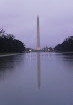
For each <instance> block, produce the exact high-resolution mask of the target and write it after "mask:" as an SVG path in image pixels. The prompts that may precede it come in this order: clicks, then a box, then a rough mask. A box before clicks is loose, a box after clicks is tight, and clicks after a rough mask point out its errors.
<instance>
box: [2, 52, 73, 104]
mask: <svg viewBox="0 0 73 105" xmlns="http://www.w3.org/2000/svg"><path fill="white" fill-rule="evenodd" d="M0 105H73V54H62V53H50V52H49V53H39V52H38V53H25V54H19V55H12V56H8V57H0Z"/></svg>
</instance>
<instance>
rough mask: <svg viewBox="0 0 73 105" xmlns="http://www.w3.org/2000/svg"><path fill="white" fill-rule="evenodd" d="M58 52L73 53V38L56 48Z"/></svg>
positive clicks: (67, 39)
mask: <svg viewBox="0 0 73 105" xmlns="http://www.w3.org/2000/svg"><path fill="white" fill-rule="evenodd" d="M55 50H56V51H64V52H73V36H69V37H68V38H66V39H65V40H64V41H63V43H62V44H58V45H57V46H56V47H55Z"/></svg>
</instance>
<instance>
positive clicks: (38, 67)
mask: <svg viewBox="0 0 73 105" xmlns="http://www.w3.org/2000/svg"><path fill="white" fill-rule="evenodd" d="M37 83H38V88H39V89H40V52H37Z"/></svg>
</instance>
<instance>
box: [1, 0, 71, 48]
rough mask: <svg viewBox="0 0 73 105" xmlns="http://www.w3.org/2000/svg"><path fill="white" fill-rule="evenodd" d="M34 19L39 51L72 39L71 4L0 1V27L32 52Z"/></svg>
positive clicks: (40, 0)
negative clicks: (38, 34)
mask: <svg viewBox="0 0 73 105" xmlns="http://www.w3.org/2000/svg"><path fill="white" fill-rule="evenodd" d="M37 15H39V18H40V39H41V48H42V47H45V46H48V47H50V46H52V47H54V46H55V45H56V44H58V43H61V42H62V41H63V40H64V39H65V38H67V37H68V36H70V35H73V0H0V27H1V28H4V30H5V31H6V32H7V33H11V34H14V35H15V37H16V38H17V39H19V40H21V41H23V43H24V44H25V45H26V47H32V48H36V31H37V30H36V25H37Z"/></svg>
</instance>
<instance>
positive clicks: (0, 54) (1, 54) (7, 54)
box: [0, 53, 23, 57]
mask: <svg viewBox="0 0 73 105" xmlns="http://www.w3.org/2000/svg"><path fill="white" fill-rule="evenodd" d="M18 54H23V53H4V54H3V53H0V57H5V56H12V55H18Z"/></svg>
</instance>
